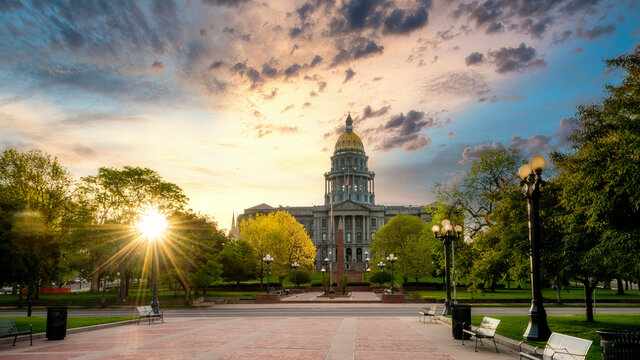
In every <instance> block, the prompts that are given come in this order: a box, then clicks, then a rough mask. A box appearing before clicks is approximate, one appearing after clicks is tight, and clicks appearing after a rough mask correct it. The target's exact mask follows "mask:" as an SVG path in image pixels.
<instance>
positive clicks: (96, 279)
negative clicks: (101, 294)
mask: <svg viewBox="0 0 640 360" xmlns="http://www.w3.org/2000/svg"><path fill="white" fill-rule="evenodd" d="M99 283H100V274H99V273H94V274H92V275H91V287H90V288H89V292H91V293H97V292H98V291H100V285H99Z"/></svg>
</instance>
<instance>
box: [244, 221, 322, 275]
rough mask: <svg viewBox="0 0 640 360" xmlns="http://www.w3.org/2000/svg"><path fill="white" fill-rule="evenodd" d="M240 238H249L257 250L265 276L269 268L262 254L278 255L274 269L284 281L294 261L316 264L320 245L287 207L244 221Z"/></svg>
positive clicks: (272, 266) (261, 269) (257, 256)
mask: <svg viewBox="0 0 640 360" xmlns="http://www.w3.org/2000/svg"><path fill="white" fill-rule="evenodd" d="M238 238H239V239H241V240H246V241H248V242H249V243H250V244H251V246H252V247H253V249H254V250H255V254H256V259H257V260H258V261H259V262H260V278H261V279H262V274H263V270H264V269H265V267H264V264H263V263H262V258H263V257H264V256H266V255H267V254H270V255H271V256H273V258H274V262H273V263H272V264H271V265H270V271H271V273H272V274H273V275H275V276H278V277H279V279H280V282H282V280H283V278H284V276H285V275H286V274H287V273H288V272H289V270H290V269H291V264H292V263H293V262H294V261H297V262H298V263H299V264H300V267H301V268H307V269H311V268H312V267H313V260H314V258H315V256H316V247H315V246H314V245H313V242H312V241H311V239H310V238H309V235H307V232H306V231H305V229H304V227H303V226H302V224H300V223H299V222H297V221H296V219H295V218H294V217H293V216H291V215H290V214H289V213H287V212H285V211H278V212H276V213H271V214H268V215H258V216H257V217H256V218H254V219H249V220H245V221H242V223H241V224H240V233H239V236H238ZM261 282H262V280H261Z"/></svg>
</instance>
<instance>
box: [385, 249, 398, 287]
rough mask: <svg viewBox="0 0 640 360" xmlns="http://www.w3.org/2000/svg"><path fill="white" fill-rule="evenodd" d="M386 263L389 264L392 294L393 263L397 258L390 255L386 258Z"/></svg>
mask: <svg viewBox="0 0 640 360" xmlns="http://www.w3.org/2000/svg"><path fill="white" fill-rule="evenodd" d="M387 261H388V262H390V263H391V293H392V294H393V263H394V262H396V261H398V257H397V256H395V255H393V254H391V255H389V256H387Z"/></svg>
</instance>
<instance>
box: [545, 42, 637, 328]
mask: <svg viewBox="0 0 640 360" xmlns="http://www.w3.org/2000/svg"><path fill="white" fill-rule="evenodd" d="M607 65H608V66H609V67H610V68H618V69H621V70H623V71H624V72H626V77H625V78H624V80H623V81H622V83H621V84H620V85H618V86H614V85H607V86H605V90H606V98H605V99H604V101H603V102H602V103H601V104H594V105H581V106H579V107H578V112H577V115H576V118H575V119H572V120H573V121H574V122H575V123H576V124H577V130H576V131H575V132H574V133H573V135H572V136H571V137H570V138H569V141H570V144H569V147H568V149H567V151H565V152H556V153H554V154H553V156H552V159H553V161H554V163H555V164H556V165H557V167H558V168H559V170H560V174H559V176H558V179H559V181H560V182H561V184H562V188H563V190H562V197H561V199H562V200H561V201H562V204H563V205H564V207H565V208H566V209H567V213H566V214H565V216H564V217H563V223H564V225H565V226H566V228H567V234H566V235H565V236H564V238H563V240H564V248H565V257H566V258H567V259H570V261H569V264H568V269H569V271H570V273H571V275H573V277H575V278H576V279H577V280H579V281H580V282H582V284H583V285H584V289H585V303H586V315H587V321H593V307H592V302H593V299H592V296H591V294H592V292H593V289H594V288H595V286H596V285H597V283H598V282H599V281H602V280H608V279H610V278H612V277H624V276H628V275H629V274H630V273H635V274H638V273H640V257H638V256H637V254H638V253H640V227H638V224H640V191H638V189H640V177H638V174H639V173H640V47H636V48H635V50H634V51H633V52H632V53H631V54H627V55H622V56H619V57H617V58H615V59H613V60H609V61H607ZM636 276H637V275H636Z"/></svg>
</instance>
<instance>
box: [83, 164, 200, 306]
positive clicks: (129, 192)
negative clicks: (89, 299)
mask: <svg viewBox="0 0 640 360" xmlns="http://www.w3.org/2000/svg"><path fill="white" fill-rule="evenodd" d="M75 195H76V203H77V204H78V208H79V209H78V211H79V213H81V214H84V215H83V219H82V220H83V221H85V223H84V224H83V226H78V227H77V229H76V231H77V233H76V236H75V237H74V238H75V239H76V242H75V244H74V249H75V250H76V252H75V256H74V257H73V259H74V264H75V266H76V267H77V268H78V269H81V270H83V273H84V276H85V277H89V278H90V279H91V291H94V292H95V291H98V281H99V279H100V277H101V274H102V273H103V272H104V271H105V270H107V269H109V268H117V269H118V272H120V276H121V279H120V281H121V283H128V281H127V279H128V278H127V276H128V275H130V274H131V269H130V265H131V261H132V257H131V255H132V254H134V253H136V249H134V248H133V246H132V244H133V241H134V240H135V236H136V234H135V233H134V232H133V231H131V230H132V228H133V226H134V225H135V224H136V222H137V221H138V220H139V219H140V215H141V213H142V212H144V211H145V210H147V209H157V211H159V212H161V213H163V214H165V215H166V216H168V217H172V216H174V215H175V214H177V213H178V212H179V211H181V210H182V209H184V207H185V206H186V203H187V201H188V199H187V197H186V196H185V195H184V193H183V192H182V189H180V187H178V186H177V185H175V184H173V183H169V182H166V181H164V180H163V179H162V177H161V176H160V175H159V174H158V173H157V172H155V171H153V170H151V169H148V168H140V167H130V166H125V167H123V168H122V169H113V168H100V169H98V173H97V174H96V175H93V176H87V177H83V178H82V179H81V181H80V184H79V187H78V190H77V192H76V194H75ZM126 291H127V289H126V287H121V293H120V298H121V299H123V298H124V297H125V295H126Z"/></svg>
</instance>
